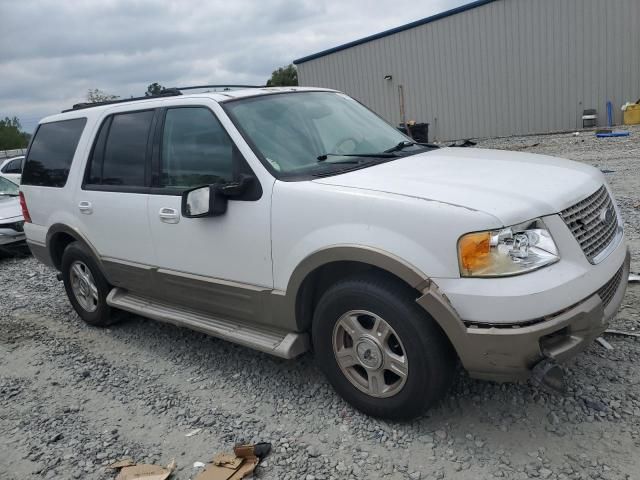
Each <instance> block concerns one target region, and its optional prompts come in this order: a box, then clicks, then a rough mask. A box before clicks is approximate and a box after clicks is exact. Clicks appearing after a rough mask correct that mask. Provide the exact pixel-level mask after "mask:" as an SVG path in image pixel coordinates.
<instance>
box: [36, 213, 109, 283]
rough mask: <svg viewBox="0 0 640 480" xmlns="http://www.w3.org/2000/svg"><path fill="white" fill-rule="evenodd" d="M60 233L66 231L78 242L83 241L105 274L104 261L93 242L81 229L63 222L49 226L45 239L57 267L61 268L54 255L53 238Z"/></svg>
mask: <svg viewBox="0 0 640 480" xmlns="http://www.w3.org/2000/svg"><path fill="white" fill-rule="evenodd" d="M59 233H65V234H67V235H69V236H70V237H73V238H75V240H76V241H77V242H80V243H82V244H83V245H84V246H85V247H86V248H88V249H89V251H90V252H91V254H92V255H93V258H94V259H95V260H96V262H98V265H99V266H100V269H101V270H102V272H103V274H104V268H103V265H102V261H101V260H100V255H98V251H97V250H96V249H95V247H94V246H93V245H92V244H91V242H90V241H89V240H87V238H86V237H85V236H84V235H83V234H82V233H80V231H79V230H77V229H75V228H73V227H70V226H69V225H65V224H63V223H54V224H53V225H51V227H49V230H48V231H47V236H46V239H45V242H46V247H47V252H48V253H49V256H50V257H51V261H52V262H53V263H54V266H55V267H56V268H57V269H59V265H55V259H54V256H53V250H52V245H51V242H52V240H53V237H54V236H55V235H57V234H59Z"/></svg>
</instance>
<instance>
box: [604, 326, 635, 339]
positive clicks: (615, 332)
mask: <svg viewBox="0 0 640 480" xmlns="http://www.w3.org/2000/svg"><path fill="white" fill-rule="evenodd" d="M604 333H608V334H610V335H622V336H624V337H633V338H640V333H635V332H625V331H622V330H616V329H614V328H607V329H606V330H605V331H604Z"/></svg>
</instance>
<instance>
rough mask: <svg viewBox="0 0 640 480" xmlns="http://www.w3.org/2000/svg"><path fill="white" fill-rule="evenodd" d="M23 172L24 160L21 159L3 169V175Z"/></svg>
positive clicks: (12, 161) (9, 163) (13, 161)
mask: <svg viewBox="0 0 640 480" xmlns="http://www.w3.org/2000/svg"><path fill="white" fill-rule="evenodd" d="M21 171H22V160H20V159H19V158H18V159H16V160H11V161H10V162H8V163H7V164H6V165H5V166H4V167H3V169H2V173H20V172H21Z"/></svg>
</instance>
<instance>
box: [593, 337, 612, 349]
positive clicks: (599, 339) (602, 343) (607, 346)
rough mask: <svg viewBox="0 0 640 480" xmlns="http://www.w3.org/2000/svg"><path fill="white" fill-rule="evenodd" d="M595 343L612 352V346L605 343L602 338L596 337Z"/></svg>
mask: <svg viewBox="0 0 640 480" xmlns="http://www.w3.org/2000/svg"><path fill="white" fill-rule="evenodd" d="M596 342H598V343H599V344H600V345H602V346H603V347H604V348H606V349H607V350H613V345H611V344H610V343H609V342H607V341H606V340H605V339H604V338H602V337H598V338H596Z"/></svg>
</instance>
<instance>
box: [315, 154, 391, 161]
mask: <svg viewBox="0 0 640 480" xmlns="http://www.w3.org/2000/svg"><path fill="white" fill-rule="evenodd" d="M329 157H360V158H396V155H394V154H393V153H391V152H380V153H324V154H322V155H320V156H318V158H317V160H318V162H324V161H325V160H326V159H327V158H329ZM352 162H353V160H349V161H347V162H333V163H352ZM353 163H357V162H353Z"/></svg>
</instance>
